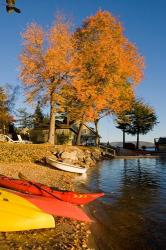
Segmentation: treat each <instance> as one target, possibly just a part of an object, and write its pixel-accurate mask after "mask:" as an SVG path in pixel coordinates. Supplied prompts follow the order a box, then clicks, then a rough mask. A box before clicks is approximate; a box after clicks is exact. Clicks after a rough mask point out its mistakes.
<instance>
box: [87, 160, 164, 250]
mask: <svg viewBox="0 0 166 250" xmlns="http://www.w3.org/2000/svg"><path fill="white" fill-rule="evenodd" d="M84 185H85V187H86V189H88V190H91V191H94V192H98V191H102V192H105V193H106V196H105V197H104V198H100V199H99V200H98V201H96V202H94V203H91V204H90V205H89V210H90V211H91V213H92V216H94V217H95V218H96V220H97V222H96V223H95V225H93V226H92V231H93V233H94V235H95V239H96V241H97V244H98V246H99V247H100V248H101V249H104V250H107V249H117V250H121V249H131V250H133V249H166V236H165V232H166V216H165V215H166V159H158V158H157V159H155V158H141V159H115V160H111V161H102V162H100V163H99V164H98V166H97V167H96V168H94V169H91V170H90V171H89V173H88V176H87V180H86V181H85V182H84Z"/></svg>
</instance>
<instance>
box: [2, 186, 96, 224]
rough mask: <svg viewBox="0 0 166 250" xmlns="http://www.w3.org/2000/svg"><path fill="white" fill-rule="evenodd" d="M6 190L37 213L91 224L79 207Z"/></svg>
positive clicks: (52, 199) (54, 199)
mask: <svg viewBox="0 0 166 250" xmlns="http://www.w3.org/2000/svg"><path fill="white" fill-rule="evenodd" d="M0 190H6V191H7V192H10V193H12V194H15V196H17V197H20V198H21V199H23V200H25V201H27V202H28V203H31V206H32V207H33V208H34V209H37V210H38V211H42V212H44V213H48V214H51V215H54V216H60V217H66V218H70V219H74V220H78V221H84V222H91V221H92V220H91V219H90V218H89V217H88V216H87V215H86V213H85V212H84V211H83V210H82V209H81V208H79V207H77V206H75V205H73V204H71V203H69V202H64V201H60V200H58V199H56V198H49V197H42V196H36V195H31V194H23V193H20V192H18V191H13V190H8V189H2V188H1V189H0Z"/></svg>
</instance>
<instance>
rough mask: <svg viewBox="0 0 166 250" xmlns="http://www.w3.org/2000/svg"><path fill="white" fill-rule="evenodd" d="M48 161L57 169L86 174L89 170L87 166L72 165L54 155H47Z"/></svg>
mask: <svg viewBox="0 0 166 250" xmlns="http://www.w3.org/2000/svg"><path fill="white" fill-rule="evenodd" d="M46 163H48V164H50V165H51V166H52V167H55V168H57V169H60V170H63V171H67V172H72V173H78V174H84V173H85V172H86V171H87V169H86V168H85V167H80V166H78V165H72V164H69V163H66V162H63V161H58V160H56V159H55V158H53V157H46Z"/></svg>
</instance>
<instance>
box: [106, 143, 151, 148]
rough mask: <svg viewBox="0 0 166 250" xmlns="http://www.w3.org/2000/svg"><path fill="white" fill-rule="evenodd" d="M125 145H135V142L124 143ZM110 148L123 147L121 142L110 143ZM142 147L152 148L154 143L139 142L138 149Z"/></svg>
mask: <svg viewBox="0 0 166 250" xmlns="http://www.w3.org/2000/svg"><path fill="white" fill-rule="evenodd" d="M126 142H127V143H133V144H135V145H136V143H137V142H136V141H126ZM110 144H111V146H113V147H123V142H111V143H110ZM142 146H146V147H147V148H151V147H154V143H152V142H147V141H140V142H139V147H140V148H141V147H142Z"/></svg>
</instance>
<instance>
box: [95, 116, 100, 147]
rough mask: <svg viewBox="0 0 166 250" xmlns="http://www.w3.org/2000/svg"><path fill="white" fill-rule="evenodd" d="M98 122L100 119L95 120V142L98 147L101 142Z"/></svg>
mask: <svg viewBox="0 0 166 250" xmlns="http://www.w3.org/2000/svg"><path fill="white" fill-rule="evenodd" d="M98 124H99V120H98V119H97V120H95V129H96V138H95V143H96V146H97V147H98V146H99V143H100V139H99V133H98V131H99V130H98Z"/></svg>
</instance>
